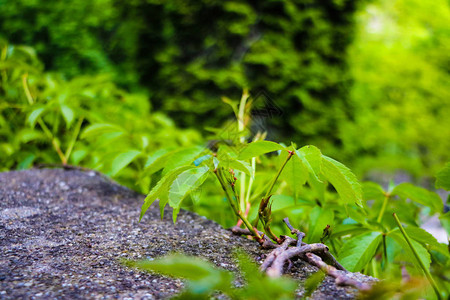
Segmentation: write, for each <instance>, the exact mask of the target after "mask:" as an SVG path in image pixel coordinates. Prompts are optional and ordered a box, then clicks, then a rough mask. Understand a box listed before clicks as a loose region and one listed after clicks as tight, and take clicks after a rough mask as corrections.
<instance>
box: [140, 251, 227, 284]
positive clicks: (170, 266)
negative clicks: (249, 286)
mask: <svg viewBox="0 0 450 300" xmlns="http://www.w3.org/2000/svg"><path fill="white" fill-rule="evenodd" d="M134 265H135V266H136V267H138V268H140V269H143V270H146V271H152V272H157V273H159V274H164V275H167V276H172V277H177V278H184V279H189V280H201V279H204V278H206V277H208V278H210V277H213V276H216V275H218V273H219V272H221V271H220V270H218V269H216V268H215V267H213V265H212V264H211V263H209V262H206V261H204V260H203V259H200V258H198V257H188V256H184V255H176V254H175V255H170V256H165V257H163V258H159V259H155V260H143V261H138V262H136V263H134Z"/></svg>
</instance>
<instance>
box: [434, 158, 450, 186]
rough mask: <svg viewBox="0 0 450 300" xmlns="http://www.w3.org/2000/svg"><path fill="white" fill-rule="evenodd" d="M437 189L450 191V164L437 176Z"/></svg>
mask: <svg viewBox="0 0 450 300" xmlns="http://www.w3.org/2000/svg"><path fill="white" fill-rule="evenodd" d="M435 186H436V188H437V189H444V190H446V191H450V162H448V163H446V164H445V167H444V168H442V169H441V170H440V171H439V172H438V173H437V174H436V185H435Z"/></svg>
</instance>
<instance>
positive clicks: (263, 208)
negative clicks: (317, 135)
mask: <svg viewBox="0 0 450 300" xmlns="http://www.w3.org/2000/svg"><path fill="white" fill-rule="evenodd" d="M294 153H295V152H294V151H289V154H288V156H287V157H286V160H285V161H284V162H283V164H282V165H281V167H280V169H279V170H278V172H277V174H276V175H275V177H274V179H273V180H272V183H271V184H270V186H269V188H268V189H267V192H266V195H265V196H264V198H262V199H261V202H260V204H259V210H258V215H257V216H256V220H255V223H254V224H255V227H257V226H258V222H259V219H261V221H262V222H263V225H264V232H265V233H266V234H267V236H269V237H270V238H271V239H273V240H275V241H277V242H279V241H280V239H279V238H278V237H277V236H276V235H275V234H274V233H273V232H272V230H271V229H270V221H269V218H270V214H271V213H270V206H269V200H270V196H271V193H272V190H273V188H274V186H275V184H276V182H277V180H278V178H279V177H280V175H281V172H283V169H284V167H285V166H286V164H287V163H288V161H289V160H290V159H291V157H292V156H293V155H294ZM264 216H265V217H264Z"/></svg>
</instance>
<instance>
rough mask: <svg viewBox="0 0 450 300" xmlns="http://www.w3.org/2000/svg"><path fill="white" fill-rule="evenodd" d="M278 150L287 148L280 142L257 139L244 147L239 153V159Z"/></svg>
mask: <svg viewBox="0 0 450 300" xmlns="http://www.w3.org/2000/svg"><path fill="white" fill-rule="evenodd" d="M278 150H286V148H285V147H283V146H282V145H280V144H277V143H274V142H270V141H257V142H253V143H250V144H248V145H247V146H246V147H245V148H244V149H242V150H241V151H240V153H239V159H240V160H246V159H249V158H252V157H255V156H260V155H262V154H265V153H269V152H274V151H278Z"/></svg>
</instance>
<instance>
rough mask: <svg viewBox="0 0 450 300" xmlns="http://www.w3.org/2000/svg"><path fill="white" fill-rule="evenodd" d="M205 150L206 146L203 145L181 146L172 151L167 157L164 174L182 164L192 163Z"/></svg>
mask: <svg viewBox="0 0 450 300" xmlns="http://www.w3.org/2000/svg"><path fill="white" fill-rule="evenodd" d="M204 150H205V148H203V147H200V146H194V147H189V148H180V149H177V150H175V151H172V152H170V155H169V156H168V157H166V161H165V164H164V170H163V175H164V174H166V173H167V172H169V171H171V170H173V169H175V168H178V167H180V166H182V165H190V164H192V163H193V162H194V160H195V158H196V157H197V156H198V155H199V154H200V153H201V152H202V151H204Z"/></svg>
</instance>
